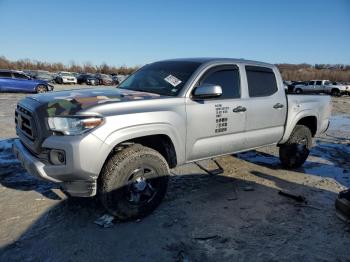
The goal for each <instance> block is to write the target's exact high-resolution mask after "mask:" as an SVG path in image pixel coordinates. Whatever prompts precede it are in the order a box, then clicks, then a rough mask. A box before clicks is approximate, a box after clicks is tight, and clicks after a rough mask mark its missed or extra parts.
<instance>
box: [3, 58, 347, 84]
mask: <svg viewBox="0 0 350 262" xmlns="http://www.w3.org/2000/svg"><path fill="white" fill-rule="evenodd" d="M276 65H277V66H278V68H279V70H280V72H281V74H282V77H283V79H284V80H295V81H307V80H311V79H328V80H331V81H344V82H349V81H350V65H344V64H333V65H332V64H315V65H311V64H305V63H304V64H276ZM138 68H139V67H138V66H135V67H128V66H119V67H117V66H111V65H108V64H106V63H102V64H101V65H93V64H92V63H90V62H87V63H84V64H77V63H75V62H71V63H70V64H69V65H65V64H63V63H47V62H42V61H36V60H30V59H20V60H16V61H10V60H9V59H7V58H6V57H4V56H1V57H0V69H13V70H45V71H49V72H58V71H69V72H77V73H82V72H84V73H94V74H95V73H102V74H123V75H127V74H131V73H132V72H134V71H135V70H137V69H138Z"/></svg>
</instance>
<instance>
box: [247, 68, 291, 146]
mask: <svg viewBox="0 0 350 262" xmlns="http://www.w3.org/2000/svg"><path fill="white" fill-rule="evenodd" d="M245 70H246V75H247V84H248V92H249V99H248V100H247V101H248V102H247V112H246V114H247V119H246V134H245V136H246V139H247V148H254V147H259V146H263V145H269V144H274V143H277V142H278V141H279V140H280V139H281V138H282V136H283V132H284V125H285V120H286V113H287V99H286V94H285V92H284V89H283V86H280V87H278V84H279V85H283V84H282V81H280V82H281V83H278V84H277V79H276V76H275V73H274V71H273V70H272V69H271V68H267V67H260V66H245Z"/></svg>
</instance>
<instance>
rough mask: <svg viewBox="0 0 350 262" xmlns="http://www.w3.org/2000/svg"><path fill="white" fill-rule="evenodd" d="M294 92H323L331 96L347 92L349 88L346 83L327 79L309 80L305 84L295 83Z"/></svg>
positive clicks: (349, 90) (349, 91)
mask: <svg viewBox="0 0 350 262" xmlns="http://www.w3.org/2000/svg"><path fill="white" fill-rule="evenodd" d="M295 93H296V94H301V93H305V94H311V93H314V94H318V93H325V94H330V95H332V96H341V95H343V94H349V93H350V88H349V87H348V86H346V85H342V84H337V83H335V84H334V83H332V82H331V81H329V80H311V81H308V82H307V83H306V84H305V85H303V84H302V85H296V86H295Z"/></svg>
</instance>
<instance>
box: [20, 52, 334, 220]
mask: <svg viewBox="0 0 350 262" xmlns="http://www.w3.org/2000/svg"><path fill="white" fill-rule="evenodd" d="M330 112H331V107H330V97H329V96H324V95H323V96H317V95H312V96H308V95H286V93H285V90H284V87H283V81H282V78H281V75H280V73H279V71H278V69H277V67H276V66H274V65H272V64H267V63H262V62H255V61H248V60H243V59H228V58H227V59H214V58H194V59H174V60H166V61H160V62H155V63H151V64H148V65H145V66H144V67H142V68H141V69H139V70H138V71H136V72H135V73H134V74H132V75H130V76H129V77H128V78H127V79H126V80H125V81H123V82H122V83H121V84H120V85H119V86H118V87H117V88H104V89H80V90H70V91H60V92H53V93H46V94H39V95H33V96H29V97H26V98H24V99H23V100H21V101H20V102H19V103H18V105H17V108H16V112H15V121H16V132H17V134H18V137H19V139H16V140H15V142H14V145H13V150H14V153H15V155H16V156H17V158H18V159H19V160H20V162H21V163H22V165H23V166H24V167H25V168H26V169H27V170H28V172H29V173H31V174H33V175H35V176H37V177H39V178H42V179H46V180H49V181H52V182H54V183H58V184H59V185H60V186H61V188H62V189H63V190H64V191H65V192H67V193H68V194H69V195H71V196H78V197H91V196H95V195H98V196H99V198H100V200H101V203H102V204H103V206H104V207H105V208H106V210H107V211H108V212H109V213H111V214H112V215H114V216H116V217H117V218H119V219H120V220H130V219H135V218H139V217H143V216H145V215H147V214H149V213H150V212H152V211H153V210H154V209H155V208H156V207H157V206H158V205H159V204H160V202H161V200H162V199H163V197H164V195H165V193H166V189H167V184H168V176H169V169H171V168H174V167H176V166H178V165H182V164H186V163H190V162H195V161H199V160H202V159H209V158H213V157H217V156H221V155H227V154H233V153H237V152H242V151H248V150H251V149H255V148H258V147H263V146H267V145H276V146H278V147H279V156H280V160H281V163H282V165H283V166H285V167H286V168H297V167H299V166H301V165H302V164H303V163H304V162H305V161H306V159H307V157H308V155H309V152H310V149H311V146H312V139H313V137H315V136H316V135H318V134H320V133H322V132H325V131H326V130H327V128H328V125H329V116H330Z"/></svg>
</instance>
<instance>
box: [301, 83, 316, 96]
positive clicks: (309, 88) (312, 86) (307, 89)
mask: <svg viewBox="0 0 350 262" xmlns="http://www.w3.org/2000/svg"><path fill="white" fill-rule="evenodd" d="M303 91H304V92H305V93H309V94H311V93H314V92H315V81H309V82H308V83H307V86H305V88H304V90H303Z"/></svg>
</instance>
